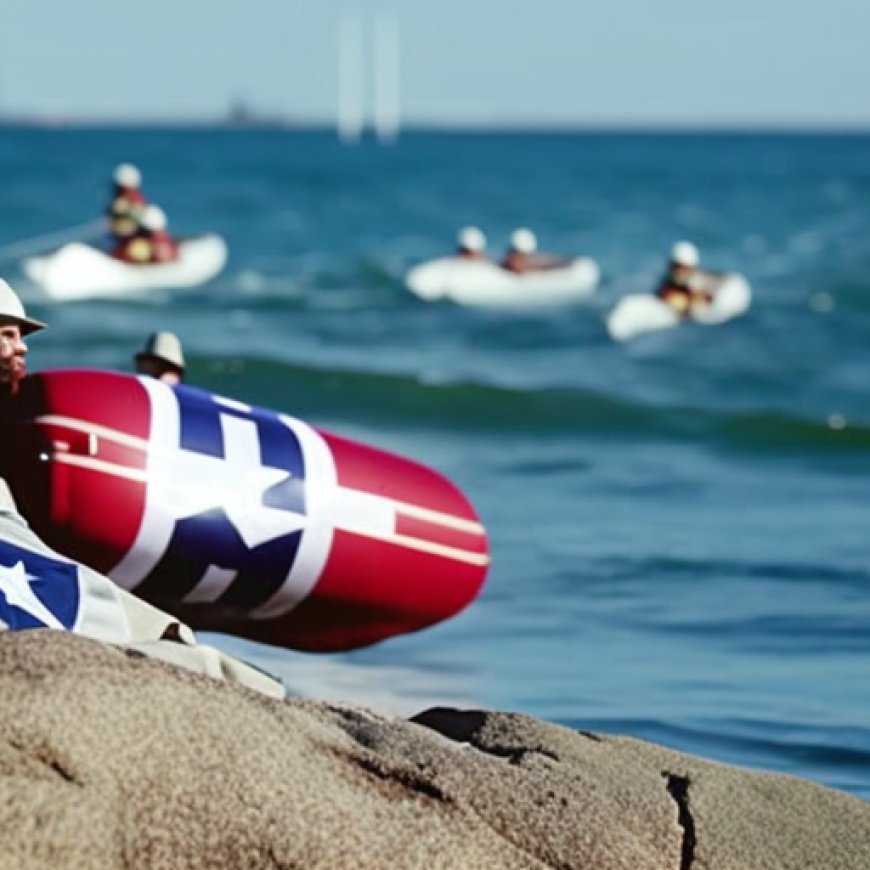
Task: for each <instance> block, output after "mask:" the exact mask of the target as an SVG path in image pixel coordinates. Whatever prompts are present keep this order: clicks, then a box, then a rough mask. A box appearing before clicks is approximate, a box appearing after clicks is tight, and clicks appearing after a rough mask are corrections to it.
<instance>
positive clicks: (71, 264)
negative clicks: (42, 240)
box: [21, 234, 227, 301]
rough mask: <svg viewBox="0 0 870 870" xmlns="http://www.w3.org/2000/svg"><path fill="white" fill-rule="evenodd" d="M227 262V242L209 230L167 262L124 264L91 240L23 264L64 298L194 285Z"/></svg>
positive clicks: (34, 277) (182, 244) (184, 244)
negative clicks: (89, 243)
mask: <svg viewBox="0 0 870 870" xmlns="http://www.w3.org/2000/svg"><path fill="white" fill-rule="evenodd" d="M226 261H227V246H226V242H224V240H223V239H222V238H221V237H220V236H218V235H213V234H208V235H203V236H195V237H193V238H188V239H182V240H181V241H180V243H179V254H178V259H177V260H173V261H172V262H170V263H145V264H141V265H139V264H135V263H125V262H123V261H122V260H118V259H116V258H114V257H111V256H109V254H108V253H106V252H105V251H101V250H100V249H99V248H95V247H93V246H92V245H86V244H83V243H81V242H71V243H70V244H68V245H64V246H63V247H61V248H58V249H57V250H56V251H53V252H52V253H50V254H46V255H45V256H42V257H30V258H28V259H26V260H24V261H23V262H22V264H21V268H22V269H23V270H24V274H25V275H27V277H28V278H29V279H30V280H31V281H33V282H34V283H35V284H37V285H39V287H41V288H42V289H43V290H44V291H45V292H46V293H47V294H48V295H49V296H51V298H52V299H55V300H58V301H66V300H73V299H86V298H90V297H94V296H125V295H128V294H130V293H137V292H142V291H146V290H162V289H167V288H184V287H196V286H198V285H200V284H204V283H205V282H206V281H209V280H211V279H212V278H214V277H215V275H217V274H218V273H219V272H220V271H221V269H223V267H224V265H225V263H226Z"/></svg>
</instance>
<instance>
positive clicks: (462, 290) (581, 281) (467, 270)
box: [405, 257, 598, 308]
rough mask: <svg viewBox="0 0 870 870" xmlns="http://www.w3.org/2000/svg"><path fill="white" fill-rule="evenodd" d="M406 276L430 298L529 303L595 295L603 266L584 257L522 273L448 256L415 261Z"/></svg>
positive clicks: (560, 301)
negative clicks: (593, 293)
mask: <svg viewBox="0 0 870 870" xmlns="http://www.w3.org/2000/svg"><path fill="white" fill-rule="evenodd" d="M405 280H406V283H407V285H408V289H409V290H410V291H411V292H412V293H414V294H415V295H416V296H419V297H420V298H421V299H425V300H426V301H427V302H435V301H438V300H441V299H449V300H452V301H453V302H458V303H459V304H460V305H478V306H500V307H522V308H526V307H537V306H541V305H564V304H566V303H569V302H573V301H575V300H577V299H582V298H584V297H586V296H589V294H590V293H592V291H593V290H595V286H596V285H597V284H598V266H597V264H596V263H595V261H594V260H592V259H591V258H589V257H578V258H577V259H574V260H570V261H569V262H567V263H566V264H565V265H564V266H556V267H553V268H547V269H535V270H533V271H529V272H523V273H522V274H518V273H516V272H511V271H509V270H508V269H503V268H502V267H501V266H499V265H498V264H497V263H493V262H490V261H488V260H469V259H463V258H461V257H442V258H441V259H438V260H431V261H429V262H428V263H422V264H421V265H419V266H415V267H414V268H413V269H411V271H410V272H408V275H407V277H406V279H405Z"/></svg>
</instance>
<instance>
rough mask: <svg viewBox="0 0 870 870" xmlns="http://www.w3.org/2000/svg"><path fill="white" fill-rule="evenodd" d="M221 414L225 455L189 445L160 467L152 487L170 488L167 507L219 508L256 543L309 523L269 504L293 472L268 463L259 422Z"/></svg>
mask: <svg viewBox="0 0 870 870" xmlns="http://www.w3.org/2000/svg"><path fill="white" fill-rule="evenodd" d="M220 416H221V428H222V430H223V437H224V457H223V458H222V457H218V456H208V455H207V454H204V453H196V452H193V451H189V450H183V451H179V452H178V453H177V454H173V455H172V456H171V458H170V461H169V462H167V463H166V464H161V465H160V466H159V470H158V468H157V467H155V469H154V470H155V472H157V474H156V475H155V477H156V480H155V484H154V485H153V487H152V491H154V492H160V493H165V501H164V508H165V510H166V511H167V513H168V514H169V515H170V516H172V517H174V518H175V519H184V518H185V517H191V516H196V515H197V514H201V513H205V512H206V511H209V510H213V509H215V508H219V509H221V510H223V511H224V512H225V513H226V515H227V516H228V517H229V519H230V522H232V524H233V525H234V526H235V528H236V530H237V531H238V533H239V535H240V536H241V538H242V540H243V541H244V542H245V545H246V546H247V547H249V548H251V549H253V548H254V547H257V546H259V545H260V544H263V543H265V542H266V541H271V540H273V539H274V538H278V537H280V536H282V535H287V534H290V533H291V532H296V531H299V529H302V528H304V527H305V525H306V518H305V516H304V515H303V514H297V513H295V512H293V511H288V510H287V509H285V508H273V507H269V506H267V505H264V504H263V494H264V493H265V492H266V490H268V489H269V488H270V487H272V486H274V485H275V484H277V483H281V482H282V481H287V480H289V479H290V477H291V475H290V473H289V472H287V471H286V470H284V469H280V468H270V467H268V466H265V465H262V456H261V453H260V442H259V439H258V438H257V427H256V425H255V424H254V423H253V422H252V421H251V420H243V419H241V418H239V417H236V416H233V415H231V414H221V415H220Z"/></svg>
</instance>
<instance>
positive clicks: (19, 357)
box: [0, 278, 286, 698]
mask: <svg viewBox="0 0 870 870" xmlns="http://www.w3.org/2000/svg"><path fill="white" fill-rule="evenodd" d="M44 328H45V324H44V323H42V322H40V321H39V320H34V319H33V318H31V317H28V316H27V314H26V313H25V310H24V306H23V305H22V304H21V300H20V299H19V298H18V295H17V294H16V293H15V291H14V290H13V289H12V288H11V287H10V286H9V285H8V284H7V283H6V282H5V281H4V280H3V279H2V278H0V412H2V417H0V419H2V421H3V422H2V424H0V435H2V434H4V433H5V432H6V431H8V429H9V425H8V424H9V423H10V422H12V421H14V419H15V416H16V409H17V405H16V397H17V396H18V395H19V393H22V395H21V398H22V399H23V400H24V402H25V404H26V403H27V399H26V398H25V397H24V395H23V391H22V384H23V383H24V381H25V376H26V375H27V363H26V359H25V358H26V356H27V345H26V344H25V343H24V339H25V337H26V336H28V335H30V334H31V333H33V332H36V331H38V330H40V329H44ZM9 455H10V451H7V450H6V449H0V631H5V630H10V629H12V630H14V629H17V628H24V627H27V628H37V627H40V626H41V627H44V628H52V629H67V630H70V631H74V632H75V633H76V634H81V635H84V636H86V637H91V638H92V639H94V640H97V641H101V642H103V643H108V644H113V645H114V644H120V645H121V646H122V647H124V648H126V649H129V650H132V651H134V652H135V653H137V654H139V655H145V656H148V657H149V658H153V659H158V660H162V661H166V662H169V663H171V664H174V665H176V666H179V667H183V668H187V669H188V670H191V671H194V672H196V673H199V674H204V675H206V676H209V677H212V678H214V679H219V680H226V681H227V682H232V683H236V684H239V685H242V686H245V687H247V688H249V689H253V690H255V691H258V692H261V693H263V694H265V695H269V696H271V697H274V698H283V697H285V696H286V690H285V689H284V687H283V685H282V684H281V682H280V680H278V679H275V678H273V677H271V676H269V675H268V674H266V673H264V672H262V671H260V670H259V669H257V668H253V667H251V666H250V665H247V664H245V663H244V662H242V661H240V660H238V659H235V658H232V657H231V656H228V655H226V654H225V653H222V652H220V651H219V650H217V649H215V648H213V647H209V646H204V645H203V644H200V643H199V642H198V641H197V638H196V636H195V635H194V633H193V631H191V629H190V628H189V627H188V626H187V625H185V624H184V623H182V622H179V621H178V620H177V619H175V618H174V617H172V616H170V615H169V614H168V613H164V612H163V611H162V610H159V609H158V608H156V607H153V606H152V605H150V604H147V603H146V602H145V601H142V600H141V599H139V598H137V597H136V596H135V595H132V594H131V593H129V592H127V591H126V590H125V589H122V588H121V587H120V586H118V585H117V584H115V583H113V582H112V581H111V580H110V579H109V578H108V577H106V576H104V575H103V574H100V573H98V572H97V571H94V570H92V569H91V568H89V567H88V566H86V565H84V564H82V563H81V562H77V561H75V560H73V559H68V558H66V557H64V556H61V555H59V554H58V553H57V552H56V551H54V550H52V549H50V548H49V547H48V546H46V544H45V543H44V542H43V541H42V539H41V538H40V537H39V536H38V535H37V534H36V533H35V532H34V531H33V530H32V529H31V528H30V526H29V525H28V523H27V521H26V520H25V518H24V517H23V516H22V515H21V514H20V513H19V512H18V508H17V506H16V504H15V499H14V497H13V495H12V492H11V490H10V487H9V485H8V484H7V481H6V475H9V476H10V477H11V476H12V474H13V473H14V469H9V468H6V467H4V460H6V459H8V458H9ZM34 589H36V590H42V591H40V592H39V593H38V595H37V594H36V593H35V592H34ZM46 589H50V590H51V593H50V595H47V596H46ZM43 596H46V597H43ZM70 614H72V616H70ZM69 619H72V628H69V625H68V623H67V620H69Z"/></svg>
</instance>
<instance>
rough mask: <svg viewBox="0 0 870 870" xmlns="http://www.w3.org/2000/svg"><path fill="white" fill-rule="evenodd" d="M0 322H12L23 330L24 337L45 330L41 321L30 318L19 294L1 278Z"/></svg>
mask: <svg viewBox="0 0 870 870" xmlns="http://www.w3.org/2000/svg"><path fill="white" fill-rule="evenodd" d="M0 321H11V322H12V323H14V324H15V325H16V326H18V327H20V328H21V334H22V335H30V333H31V332H36V331H37V330H38V329H45V324H44V323H43V322H42V321H41V320H34V319H33V318H32V317H28V316H27V314H26V313H25V311H24V306H23V305H22V304H21V300H20V299H19V298H18V294H17V293H16V292H15V291H14V290H13V289H12V288H11V287H10V286H9V285H8V284H7V283H6V282H5V281H4V280H3V279H2V278H0Z"/></svg>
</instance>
